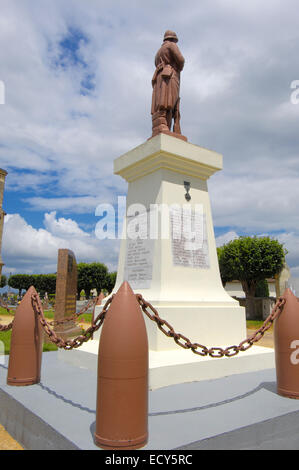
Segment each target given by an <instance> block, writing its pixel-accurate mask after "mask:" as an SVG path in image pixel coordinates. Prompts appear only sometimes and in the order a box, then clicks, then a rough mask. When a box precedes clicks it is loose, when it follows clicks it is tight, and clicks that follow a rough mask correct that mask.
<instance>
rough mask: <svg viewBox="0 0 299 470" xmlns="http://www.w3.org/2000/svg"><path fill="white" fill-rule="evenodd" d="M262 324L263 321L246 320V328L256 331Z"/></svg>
mask: <svg viewBox="0 0 299 470" xmlns="http://www.w3.org/2000/svg"><path fill="white" fill-rule="evenodd" d="M263 324H264V320H246V326H247V328H250V329H251V330H252V329H255V330H258V329H259V328H260V327H261V326H262V325H263Z"/></svg>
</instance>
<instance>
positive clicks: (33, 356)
mask: <svg viewBox="0 0 299 470" xmlns="http://www.w3.org/2000/svg"><path fill="white" fill-rule="evenodd" d="M32 294H36V290H35V288H34V287H33V286H32V287H30V288H29V289H28V291H27V292H26V294H25V296H24V297H23V299H22V301H21V303H20V304H19V306H18V308H17V310H16V313H15V319H14V323H13V329H12V335H11V345H10V355H9V364H8V373H7V384H8V385H17V386H24V385H33V384H36V383H39V382H40V371H41V362H42V350H43V334H42V326H41V324H40V322H39V319H38V317H37V315H36V314H35V312H34V310H33V307H32V303H31V297H32Z"/></svg>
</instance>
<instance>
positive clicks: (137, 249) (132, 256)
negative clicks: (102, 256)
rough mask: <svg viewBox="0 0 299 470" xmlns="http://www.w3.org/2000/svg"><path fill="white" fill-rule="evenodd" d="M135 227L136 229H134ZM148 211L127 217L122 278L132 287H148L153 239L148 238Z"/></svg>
mask: <svg viewBox="0 0 299 470" xmlns="http://www.w3.org/2000/svg"><path fill="white" fill-rule="evenodd" d="M134 229H136V231H134ZM149 232H150V231H149V213H148V212H145V213H142V214H140V215H139V216H137V217H134V216H128V217H127V233H128V237H127V244H126V260H125V270H124V279H125V280H126V281H128V282H129V283H130V285H131V287H132V289H150V287H151V282H152V272H153V253H154V240H151V239H150V233H149Z"/></svg>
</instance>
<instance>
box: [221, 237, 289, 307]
mask: <svg viewBox="0 0 299 470" xmlns="http://www.w3.org/2000/svg"><path fill="white" fill-rule="evenodd" d="M286 253H287V252H286V250H285V249H284V247H283V245H282V244H281V243H279V242H278V241H277V240H275V239H271V238H270V237H257V236H254V237H240V238H237V239H236V240H233V241H231V242H229V243H227V244H226V245H223V246H222V247H221V249H220V250H219V251H218V256H219V268H220V273H221V278H222V279H224V280H233V279H236V280H239V281H240V282H241V284H242V287H243V290H244V292H245V295H246V298H248V297H254V295H255V291H256V287H257V283H258V282H259V281H261V280H263V279H267V278H273V277H274V276H275V275H276V274H278V273H280V271H281V270H282V268H283V264H284V259H285V255H286Z"/></svg>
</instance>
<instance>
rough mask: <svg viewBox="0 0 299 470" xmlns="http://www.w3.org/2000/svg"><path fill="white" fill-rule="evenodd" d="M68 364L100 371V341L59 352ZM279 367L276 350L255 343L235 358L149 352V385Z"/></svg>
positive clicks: (180, 351)
mask: <svg viewBox="0 0 299 470" xmlns="http://www.w3.org/2000/svg"><path fill="white" fill-rule="evenodd" d="M58 357H59V359H61V360H62V361H65V362H66V363H69V364H73V365H75V366H77V367H84V368H87V369H90V370H94V371H96V370H97V363H98V341H96V340H91V341H88V342H87V343H85V344H83V345H82V346H81V347H80V349H76V350H73V351H64V350H59V351H58ZM274 367H275V357H274V350H273V349H271V348H264V347H261V346H252V347H251V348H250V349H248V350H247V351H244V352H241V353H239V354H238V355H237V356H234V357H229V358H228V357H222V358H212V357H209V356H208V357H201V356H198V355H197V354H194V353H192V352H191V351H190V350H185V349H180V350H172V351H149V386H150V389H151V390H155V389H157V388H160V387H167V386H169V385H175V384H179V383H185V382H195V381H199V380H208V379H215V378H219V377H224V376H226V375H232V374H240V373H242V372H251V371H255V370H261V369H271V368H274Z"/></svg>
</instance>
